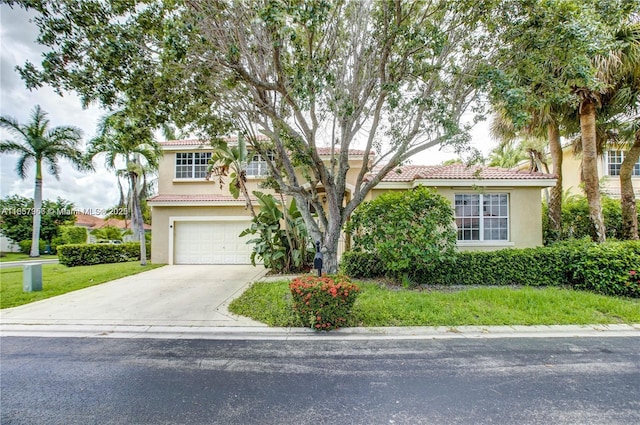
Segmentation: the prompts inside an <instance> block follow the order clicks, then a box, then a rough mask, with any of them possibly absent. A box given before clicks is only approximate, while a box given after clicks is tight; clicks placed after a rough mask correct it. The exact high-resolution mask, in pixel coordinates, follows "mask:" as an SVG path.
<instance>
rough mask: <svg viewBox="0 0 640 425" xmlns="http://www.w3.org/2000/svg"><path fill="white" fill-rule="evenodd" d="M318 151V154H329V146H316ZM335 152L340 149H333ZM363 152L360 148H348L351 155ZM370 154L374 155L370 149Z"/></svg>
mask: <svg viewBox="0 0 640 425" xmlns="http://www.w3.org/2000/svg"><path fill="white" fill-rule="evenodd" d="M318 153H319V154H320V155H331V148H329V147H326V148H322V147H320V148H318ZM335 153H336V154H338V153H340V149H337V148H336V149H335ZM364 154H365V151H364V150H360V149H349V155H353V156H362V155H364ZM371 155H375V152H373V151H371Z"/></svg>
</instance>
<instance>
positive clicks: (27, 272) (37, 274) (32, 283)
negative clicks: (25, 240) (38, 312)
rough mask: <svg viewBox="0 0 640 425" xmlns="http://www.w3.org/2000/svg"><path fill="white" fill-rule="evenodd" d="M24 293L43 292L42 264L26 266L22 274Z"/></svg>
mask: <svg viewBox="0 0 640 425" xmlns="http://www.w3.org/2000/svg"><path fill="white" fill-rule="evenodd" d="M22 291H23V292H33V291H42V264H25V266H24V268H23V272H22Z"/></svg>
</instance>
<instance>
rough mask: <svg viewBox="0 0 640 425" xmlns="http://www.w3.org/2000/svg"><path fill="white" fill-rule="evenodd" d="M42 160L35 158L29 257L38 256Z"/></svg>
mask: <svg viewBox="0 0 640 425" xmlns="http://www.w3.org/2000/svg"><path fill="white" fill-rule="evenodd" d="M41 209H42V162H41V161H40V160H36V187H35V189H34V190H33V229H32V232H31V253H30V254H29V257H39V256H40V223H41V222H42V211H40V210H41Z"/></svg>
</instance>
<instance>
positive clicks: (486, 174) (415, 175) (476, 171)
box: [382, 164, 555, 182]
mask: <svg viewBox="0 0 640 425" xmlns="http://www.w3.org/2000/svg"><path fill="white" fill-rule="evenodd" d="M554 178H555V176H554V175H552V174H545V173H538V172H528V171H522V170H517V169H506V168H497V167H481V166H477V165H474V166H466V165H464V164H451V165H405V166H401V167H398V168H397V169H396V170H393V171H391V172H390V173H388V174H387V175H386V176H385V178H384V179H382V181H383V182H411V181H414V180H423V179H424V180H479V179H480V180H481V179H491V180H539V179H554Z"/></svg>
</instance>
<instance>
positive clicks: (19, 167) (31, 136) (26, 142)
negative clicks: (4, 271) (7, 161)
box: [0, 105, 91, 257]
mask: <svg viewBox="0 0 640 425" xmlns="http://www.w3.org/2000/svg"><path fill="white" fill-rule="evenodd" d="M49 124H50V121H49V119H48V118H47V113H46V112H45V111H43V110H42V109H41V108H40V106H39V105H38V106H36V107H35V108H34V109H33V112H32V114H31V121H30V122H29V123H27V124H20V123H19V122H18V121H17V120H16V119H15V118H12V117H9V116H2V117H0V127H1V128H4V129H5V130H7V131H9V132H10V133H11V134H13V135H14V137H15V138H17V139H20V141H18V142H16V141H12V140H3V141H0V153H11V154H18V155H19V158H18V162H17V164H16V172H17V173H18V176H19V177H20V178H21V179H23V180H24V179H26V178H27V171H28V169H29V167H30V166H31V164H32V163H35V166H36V170H35V188H34V191H33V200H34V203H33V228H32V235H31V240H32V246H31V253H30V256H31V257H39V256H40V250H39V247H38V241H39V240H40V227H41V223H42V211H43V209H42V177H43V170H42V166H43V164H44V165H45V166H47V167H48V170H49V172H50V173H51V174H52V175H53V176H54V177H55V178H56V179H60V166H59V164H58V162H59V160H60V158H64V159H66V160H68V161H69V162H70V163H71V165H73V166H74V167H75V168H76V169H77V170H79V171H86V170H90V169H91V166H90V164H88V163H87V161H86V160H85V159H84V156H83V153H82V151H80V149H79V145H80V141H81V139H82V132H81V131H80V129H78V128H76V127H71V126H60V127H54V128H49Z"/></svg>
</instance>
